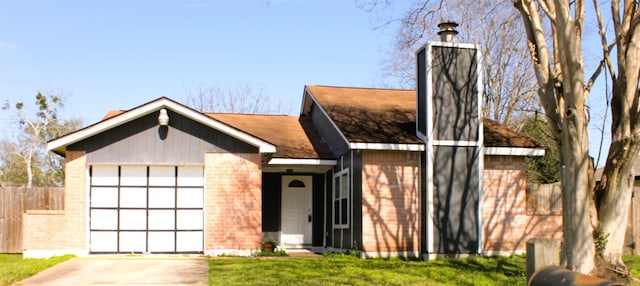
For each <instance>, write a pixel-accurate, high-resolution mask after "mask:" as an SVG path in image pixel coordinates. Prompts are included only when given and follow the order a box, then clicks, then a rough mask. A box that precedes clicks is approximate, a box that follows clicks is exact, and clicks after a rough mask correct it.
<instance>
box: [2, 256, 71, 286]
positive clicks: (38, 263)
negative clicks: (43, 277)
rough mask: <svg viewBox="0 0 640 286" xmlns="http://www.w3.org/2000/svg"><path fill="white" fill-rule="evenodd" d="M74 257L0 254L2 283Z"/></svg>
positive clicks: (18, 278) (6, 283) (27, 275)
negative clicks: (34, 257)
mask: <svg viewBox="0 0 640 286" xmlns="http://www.w3.org/2000/svg"><path fill="white" fill-rule="evenodd" d="M72 257H73V256H71V255H66V256H56V257H52V258H48V259H33V258H28V259H23V258H22V255H21V254H0V285H2V286H4V285H9V284H11V283H13V282H16V281H19V280H22V279H25V278H27V277H29V276H32V275H34V274H36V273H38V272H40V271H42V270H45V269H47V268H49V267H51V266H54V265H56V264H58V263H60V262H63V261H66V260H69V259H70V258H72Z"/></svg>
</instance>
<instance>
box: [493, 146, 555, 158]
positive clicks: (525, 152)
mask: <svg viewBox="0 0 640 286" xmlns="http://www.w3.org/2000/svg"><path fill="white" fill-rule="evenodd" d="M544 153H545V150H544V149H542V148H525V147H486V146H485V147H484V154H485V155H496V156H544Z"/></svg>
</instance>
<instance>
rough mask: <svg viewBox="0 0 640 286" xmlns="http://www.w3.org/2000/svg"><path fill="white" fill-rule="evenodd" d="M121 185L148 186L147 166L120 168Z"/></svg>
mask: <svg viewBox="0 0 640 286" xmlns="http://www.w3.org/2000/svg"><path fill="white" fill-rule="evenodd" d="M120 185H122V186H146V185H147V167H146V166H122V167H120Z"/></svg>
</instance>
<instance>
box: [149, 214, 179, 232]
mask: <svg viewBox="0 0 640 286" xmlns="http://www.w3.org/2000/svg"><path fill="white" fill-rule="evenodd" d="M175 218H176V215H175V211H174V210H149V230H174V229H175V228H176V223H175Z"/></svg>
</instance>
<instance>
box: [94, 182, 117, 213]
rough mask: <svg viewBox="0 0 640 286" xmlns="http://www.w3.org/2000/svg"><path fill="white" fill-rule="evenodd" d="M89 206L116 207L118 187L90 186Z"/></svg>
mask: <svg viewBox="0 0 640 286" xmlns="http://www.w3.org/2000/svg"><path fill="white" fill-rule="evenodd" d="M91 207H98V208H99V207H103V208H116V207H118V188H115V187H93V188H91Z"/></svg>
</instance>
